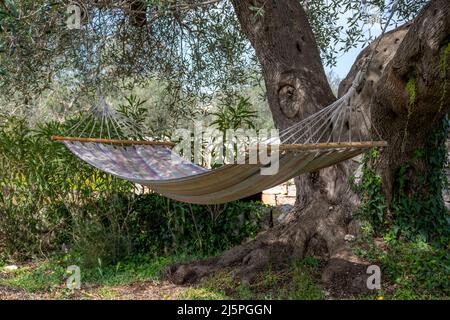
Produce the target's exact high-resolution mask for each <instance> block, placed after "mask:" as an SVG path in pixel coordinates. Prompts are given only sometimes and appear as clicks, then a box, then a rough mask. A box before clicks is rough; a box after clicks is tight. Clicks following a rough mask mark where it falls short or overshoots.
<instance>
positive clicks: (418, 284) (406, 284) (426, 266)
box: [355, 239, 450, 300]
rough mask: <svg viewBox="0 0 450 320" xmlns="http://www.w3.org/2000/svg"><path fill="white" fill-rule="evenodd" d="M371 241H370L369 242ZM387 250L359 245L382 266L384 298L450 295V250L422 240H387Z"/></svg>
mask: <svg viewBox="0 0 450 320" xmlns="http://www.w3.org/2000/svg"><path fill="white" fill-rule="evenodd" d="M368 243H370V242H368ZM386 244H387V250H381V249H380V248H378V247H376V246H375V245H369V246H367V244H366V245H363V246H361V245H360V244H358V245H357V247H356V248H355V250H356V252H357V253H358V254H359V255H360V256H362V257H363V258H365V259H367V260H368V261H370V262H371V263H373V264H376V265H379V266H380V267H381V269H382V290H381V291H380V292H379V293H378V295H379V296H383V297H384V298H385V299H401V300H417V299H420V300H423V299H426V300H428V299H449V297H450V286H449V284H450V254H449V252H448V250H446V249H442V248H436V247H433V246H431V245H430V244H428V243H426V242H423V241H415V242H409V241H399V240H391V239H390V240H388V241H386Z"/></svg>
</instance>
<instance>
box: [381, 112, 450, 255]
mask: <svg viewBox="0 0 450 320" xmlns="http://www.w3.org/2000/svg"><path fill="white" fill-rule="evenodd" d="M448 128H449V122H448V119H447V117H445V118H444V119H443V120H442V121H441V124H440V126H437V128H436V129H435V131H434V132H433V134H432V135H431V136H430V138H429V139H428V140H427V143H426V145H425V148H424V149H423V150H416V154H415V157H417V158H420V160H422V161H424V163H425V165H426V166H427V168H429V170H428V172H427V173H424V174H419V175H418V176H417V177H415V181H414V183H415V184H416V188H418V189H420V190H423V192H422V193H419V192H414V193H413V194H411V193H410V191H411V190H410V189H411V186H410V183H411V181H410V178H409V176H410V173H411V170H413V168H412V166H411V165H409V164H407V163H405V164H403V165H402V166H400V168H399V169H398V171H397V176H396V179H395V181H396V183H395V185H394V191H393V201H392V205H391V211H392V215H393V220H394V221H393V225H392V228H391V229H390V232H391V233H392V236H394V237H398V236H404V237H406V238H407V239H414V238H416V237H419V239H422V240H424V241H433V242H435V243H436V244H440V245H443V246H447V245H448V243H449V240H450V217H449V213H448V211H447V208H446V207H445V205H444V203H443V201H442V190H443V188H444V187H445V185H446V184H447V178H446V173H445V169H444V168H445V164H446V163H447V157H448V154H447V152H448V151H447V146H446V144H445V141H446V139H447V132H448Z"/></svg>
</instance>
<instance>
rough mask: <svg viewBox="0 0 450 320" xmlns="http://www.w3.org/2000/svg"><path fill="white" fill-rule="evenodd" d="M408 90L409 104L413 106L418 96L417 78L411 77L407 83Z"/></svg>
mask: <svg viewBox="0 0 450 320" xmlns="http://www.w3.org/2000/svg"><path fill="white" fill-rule="evenodd" d="M406 91H408V96H409V105H410V106H412V105H413V104H414V103H415V102H416V98H417V85H416V78H415V77H410V78H409V79H408V82H407V83H406Z"/></svg>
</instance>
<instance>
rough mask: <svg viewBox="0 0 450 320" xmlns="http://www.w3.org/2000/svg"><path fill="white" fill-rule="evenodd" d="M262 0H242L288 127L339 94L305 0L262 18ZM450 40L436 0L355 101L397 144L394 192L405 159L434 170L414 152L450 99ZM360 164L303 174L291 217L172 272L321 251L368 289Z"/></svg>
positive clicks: (338, 273) (258, 265) (337, 276)
mask: <svg viewBox="0 0 450 320" xmlns="http://www.w3.org/2000/svg"><path fill="white" fill-rule="evenodd" d="M259 2H261V3H259ZM259 2H258V1H250V0H232V3H233V5H234V8H235V11H236V14H237V16H238V19H239V21H240V23H241V26H242V29H243V31H244V33H245V34H246V35H247V37H248V38H249V40H250V42H251V44H252V45H253V47H254V48H255V51H256V55H257V57H258V59H259V62H260V63H261V66H262V70H263V76H264V79H265V84H266V89H267V98H268V101H269V105H270V109H271V111H272V115H273V118H274V121H275V124H276V126H277V127H278V128H279V129H280V130H282V129H284V128H287V127H288V126H290V125H292V124H294V123H296V122H298V121H299V120H301V119H304V118H305V117H307V116H309V115H311V114H313V113H315V112H317V111H318V110H320V109H321V108H323V107H324V106H327V105H329V104H330V103H332V102H333V101H334V100H335V97H334V96H333V93H332V91H331V89H330V86H329V85H328V82H327V79H326V76H325V72H324V68H323V66H322V63H321V60H320V55H319V50H318V48H317V44H316V42H315V39H314V35H313V33H312V30H311V27H310V25H309V23H308V20H307V17H306V14H305V11H304V10H303V8H302V7H301V5H300V3H299V1H298V0H285V1H276V2H273V4H272V2H267V3H270V4H266V5H265V6H264V14H263V15H262V16H258V17H257V18H256V21H253V19H252V16H253V12H252V10H251V9H250V7H251V6H255V5H256V6H262V5H264V4H263V3H262V1H259ZM449 39H450V3H449V1H448V0H434V1H431V2H430V3H429V4H428V5H427V6H426V7H425V8H424V9H423V11H422V13H421V14H420V15H419V16H418V17H417V18H416V19H415V21H414V22H413V23H411V24H408V25H405V26H402V27H399V28H397V29H396V30H393V31H391V32H389V33H387V34H386V35H384V37H383V38H382V39H381V42H380V44H379V47H378V50H377V52H376V53H375V56H374V60H373V62H372V63H371V65H370V69H369V72H368V75H367V77H366V79H365V82H364V86H363V87H362V88H359V90H358V94H357V96H356V97H355V98H354V100H353V103H355V104H356V105H359V106H361V107H362V108H364V109H365V110H369V108H370V110H371V115H372V121H373V122H374V123H375V125H376V127H377V128H378V130H379V132H380V134H381V138H382V139H384V140H387V141H388V142H389V146H388V147H387V148H385V149H384V150H383V151H382V152H381V157H380V159H379V161H378V163H377V164H376V168H377V170H378V171H379V172H380V174H381V176H382V178H383V186H384V191H385V194H386V196H387V199H388V200H389V196H390V194H391V192H392V186H393V184H394V178H393V177H394V174H395V171H396V170H397V169H398V167H399V166H400V165H401V164H402V163H403V162H405V161H409V162H412V163H414V165H415V167H416V168H417V171H420V172H425V171H426V170H427V167H426V165H425V164H424V163H423V161H422V162H421V161H420V160H412V159H413V154H414V149H415V148H417V147H420V146H423V145H424V144H425V142H426V139H427V136H428V135H429V133H430V132H431V131H432V130H433V127H434V125H435V121H438V120H441V119H442V117H443V116H444V115H445V114H446V113H447V112H448V110H449V107H450V104H449V102H450V95H448V94H447V95H445V96H442V92H443V89H444V88H442V86H443V84H444V85H445V86H446V90H447V92H449V89H450V88H448V86H449V82H443V80H442V74H441V72H440V68H439V63H440V59H439V57H440V55H441V54H442V51H443V48H444V47H446V46H447V44H448V42H449ZM373 49H374V43H372V44H371V45H369V46H368V47H367V48H366V49H364V50H363V51H362V53H361V54H360V55H359V57H358V59H357V61H356V62H355V65H354V66H353V68H352V69H351V71H350V73H349V75H348V76H347V78H346V79H345V80H344V81H343V82H342V84H341V87H340V92H339V94H340V95H342V94H343V93H344V92H345V91H346V90H347V89H348V88H349V86H350V85H351V82H352V80H353V78H354V76H355V74H356V71H357V70H358V68H359V66H360V65H361V64H362V61H363V59H365V58H366V57H367V56H368V55H369V54H370V53H371V52H372V50H373ZM411 74H414V75H415V77H416V87H417V88H416V89H417V98H416V101H415V102H414V112H413V113H412V114H411V112H408V110H410V96H409V95H408V91H407V89H406V87H407V82H408V77H409V76H410V75H411ZM445 77H447V78H448V74H445ZM437 101H439V102H440V103H436V102H437ZM408 114H409V115H408ZM408 118H409V119H408ZM357 121H358V120H357V119H356V120H353V123H350V128H352V129H351V130H362V123H357ZM407 122H408V130H409V131H410V134H409V135H408V136H407V137H406V138H405V137H404V135H402V134H401V133H402V132H404V130H402V128H405V126H406V123H407ZM403 146H405V147H403ZM354 170H355V168H354V166H353V165H352V162H351V161H347V162H345V163H341V164H338V165H336V166H333V167H330V168H326V169H323V170H320V171H319V172H315V173H310V174H306V175H304V176H301V177H298V178H297V179H296V186H297V203H296V207H295V209H294V210H293V211H292V212H291V213H290V217H289V219H288V221H287V222H286V223H284V224H281V225H278V226H276V227H275V228H273V229H270V230H268V231H265V232H263V233H261V234H260V235H258V237H257V238H256V239H254V240H252V241H250V242H247V243H244V244H242V245H240V246H238V247H235V248H233V249H231V250H229V251H228V252H226V253H225V254H224V255H222V256H221V257H217V258H213V259H209V260H206V261H199V262H195V263H191V264H179V265H174V266H172V267H171V268H170V270H169V276H170V278H171V279H172V280H174V281H175V282H178V283H183V282H191V281H196V280H198V279H200V278H202V277H204V276H206V275H209V274H211V273H212V272H214V271H216V270H219V269H220V268H224V267H234V268H235V269H236V272H235V275H236V276H238V277H240V278H242V279H246V280H248V281H252V280H253V278H254V277H255V276H256V275H257V273H258V271H260V270H262V269H264V268H265V267H267V266H268V265H269V264H270V265H272V267H273V266H274V265H275V266H276V265H278V264H282V263H285V262H286V261H288V260H289V259H293V258H303V257H304V256H305V255H306V254H320V255H321V256H322V257H325V258H326V259H327V261H328V263H327V267H326V268H325V269H324V271H323V276H322V279H323V281H324V282H325V283H326V284H328V285H331V284H333V287H337V288H340V289H341V290H343V291H345V292H347V293H356V292H360V291H361V290H364V289H365V288H366V285H365V278H366V275H365V272H366V264H365V263H364V261H361V260H360V259H359V258H358V257H356V255H354V254H353V252H352V251H351V249H350V248H349V247H348V245H347V244H346V242H345V240H344V237H345V235H346V234H347V233H354V232H355V231H354V230H353V229H354V223H351V222H352V220H353V219H352V210H353V209H354V208H355V206H356V205H357V204H358V199H357V197H356V196H355V195H354V194H353V193H352V192H351V190H350V187H349V185H348V178H349V175H350V174H351V173H353V172H354ZM414 192H422V190H418V189H414Z"/></svg>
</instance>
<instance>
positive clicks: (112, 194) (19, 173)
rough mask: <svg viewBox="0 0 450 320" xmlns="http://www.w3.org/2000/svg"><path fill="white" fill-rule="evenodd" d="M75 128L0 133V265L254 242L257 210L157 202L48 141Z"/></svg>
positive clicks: (16, 124) (16, 125)
mask: <svg viewBox="0 0 450 320" xmlns="http://www.w3.org/2000/svg"><path fill="white" fill-rule="evenodd" d="M72 125H73V121H68V122H66V123H64V124H58V123H56V122H50V123H47V124H41V125H39V126H38V129H36V130H30V129H29V128H28V125H27V122H26V121H25V120H23V119H18V118H14V117H10V118H2V119H1V125H0V167H1V168H2V169H3V170H2V171H1V172H0V212H1V215H0V239H2V241H1V247H0V257H1V258H2V259H3V260H10V259H28V258H30V257H33V256H45V255H46V254H48V252H61V251H67V250H69V251H70V252H72V253H74V254H76V255H77V256H80V257H82V262H83V264H84V265H87V266H91V267H92V266H98V264H99V261H100V263H101V265H102V266H108V265H111V264H115V263H117V262H118V261H120V260H121V259H124V258H125V257H127V256H129V255H130V254H136V253H152V254H155V255H156V254H161V253H163V252H169V251H170V252H172V251H177V252H181V251H183V250H195V251H196V252H208V253H215V252H218V251H220V250H223V249H226V248H228V247H229V246H231V245H233V244H237V243H239V242H240V241H242V240H243V239H244V238H246V237H250V236H253V235H255V234H256V232H257V231H258V230H259V228H260V224H259V223H260V221H261V220H260V217H262V212H263V210H264V209H263V206H261V205H258V204H254V203H239V202H235V203H230V204H227V205H223V206H212V207H208V206H198V205H197V206H196V205H188V204H183V203H179V202H175V201H170V200H167V199H165V198H163V197H161V196H158V195H156V194H138V193H136V190H135V187H134V185H133V184H132V183H130V182H127V181H124V180H120V179H116V178H114V177H112V176H110V175H108V174H106V173H103V172H100V171H98V170H96V169H94V168H93V167H90V166H88V165H86V164H84V163H83V162H82V161H80V160H78V159H77V158H76V157H75V156H73V155H72V154H71V153H70V152H69V151H68V150H67V149H66V148H65V147H64V145H63V144H60V143H55V142H51V141H50V140H49V136H51V135H55V134H59V133H60V132H63V131H64V130H65V129H66V127H68V126H72Z"/></svg>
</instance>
